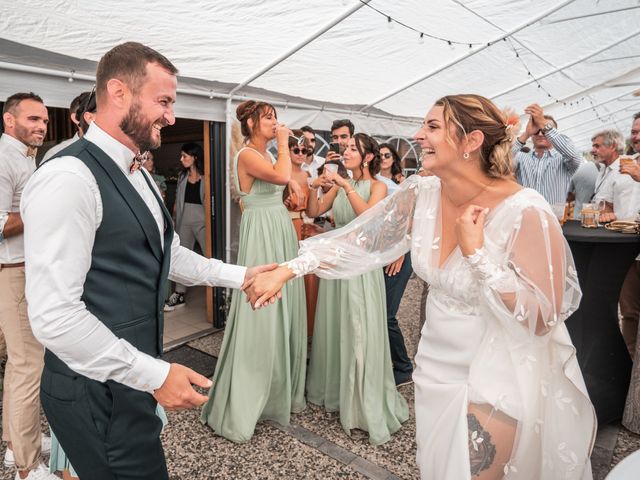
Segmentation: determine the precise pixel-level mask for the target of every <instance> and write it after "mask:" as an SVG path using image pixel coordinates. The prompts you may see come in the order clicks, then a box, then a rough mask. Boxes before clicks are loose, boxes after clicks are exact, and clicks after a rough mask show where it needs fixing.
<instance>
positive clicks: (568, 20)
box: [540, 6, 640, 25]
mask: <svg viewBox="0 0 640 480" xmlns="http://www.w3.org/2000/svg"><path fill="white" fill-rule="evenodd" d="M637 8H640V6H633V7H623V8H616V9H615V10H605V11H604V12H593V13H585V14H584V15H576V16H575V17H567V18H558V19H554V20H543V21H541V22H540V23H541V24H542V25H553V24H556V23H562V22H570V21H572V20H580V19H581V18H589V17H599V16H601V15H608V14H610V13H618V12H626V11H627V10H635V9H637Z"/></svg>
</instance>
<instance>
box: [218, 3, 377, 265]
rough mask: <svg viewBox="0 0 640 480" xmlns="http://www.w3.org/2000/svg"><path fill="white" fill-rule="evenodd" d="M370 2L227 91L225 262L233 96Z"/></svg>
mask: <svg viewBox="0 0 640 480" xmlns="http://www.w3.org/2000/svg"><path fill="white" fill-rule="evenodd" d="M370 1H371V0H363V1H362V2H359V3H357V4H355V5H353V6H352V7H351V8H349V9H347V10H346V11H344V12H343V13H341V14H340V15H338V17H336V18H334V19H333V20H331V21H329V22H328V23H327V24H325V25H324V26H323V27H321V28H319V29H318V30H317V31H316V32H314V33H313V34H312V35H310V36H309V37H307V38H305V39H304V40H302V41H301V42H300V43H298V44H297V45H295V46H294V47H292V48H290V49H289V50H288V51H286V52H284V53H283V54H282V55H279V56H278V57H277V58H275V59H274V60H273V61H271V62H270V63H269V64H267V65H265V66H264V67H262V68H261V69H260V70H258V71H257V72H255V73H253V74H252V75H250V76H249V77H247V78H246V79H245V80H243V81H242V82H240V83H239V84H237V85H236V86H235V87H233V88H232V89H231V90H230V91H229V93H227V101H226V104H225V119H226V126H225V137H226V149H227V154H226V168H227V181H226V184H227V188H226V195H225V198H226V200H227V204H226V212H225V214H226V227H227V228H226V260H227V262H228V261H229V260H230V258H231V185H230V184H229V182H230V176H229V163H230V161H231V126H232V121H233V118H232V114H231V104H232V101H233V96H234V95H235V93H236V92H237V91H238V90H240V89H242V88H244V87H246V86H247V85H249V84H250V83H251V82H253V81H254V80H256V79H257V78H259V77H261V76H262V75H264V74H265V73H267V72H268V71H269V70H271V69H273V68H274V67H276V66H277V65H279V64H280V63H282V62H283V61H285V60H286V59H287V58H289V57H291V56H292V55H294V54H295V53H296V52H298V51H299V50H301V49H303V48H304V47H306V46H307V45H308V44H309V43H311V42H313V41H314V40H315V39H316V38H318V37H320V36H321V35H323V34H324V33H326V32H327V31H328V30H330V29H332V28H333V27H335V26H336V25H337V24H338V23H340V22H342V21H343V20H344V19H345V18H347V17H349V16H350V15H352V14H353V13H354V12H356V11H358V10H360V9H361V8H362V7H364V6H365V5H366V4H367V3H369V2H370Z"/></svg>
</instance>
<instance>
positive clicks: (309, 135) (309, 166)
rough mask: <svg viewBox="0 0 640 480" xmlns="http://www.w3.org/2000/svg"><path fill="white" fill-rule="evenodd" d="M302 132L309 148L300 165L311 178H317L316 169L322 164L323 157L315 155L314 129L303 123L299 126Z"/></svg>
mask: <svg viewBox="0 0 640 480" xmlns="http://www.w3.org/2000/svg"><path fill="white" fill-rule="evenodd" d="M300 130H302V134H303V135H304V136H305V138H306V139H307V141H308V142H309V148H308V149H307V158H306V160H305V163H304V164H303V165H302V170H304V171H305V172H307V173H309V175H311V178H312V179H313V180H315V179H316V178H318V169H319V168H320V167H321V166H322V165H324V158H322V157H321V156H320V155H316V154H315V151H316V131H315V130H314V129H313V128H311V127H310V126H309V125H305V126H304V127H301V128H300Z"/></svg>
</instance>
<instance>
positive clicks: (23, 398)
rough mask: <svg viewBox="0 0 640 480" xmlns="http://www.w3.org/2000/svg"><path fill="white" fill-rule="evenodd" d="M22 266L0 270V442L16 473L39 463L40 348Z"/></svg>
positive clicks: (41, 351) (42, 351)
mask: <svg viewBox="0 0 640 480" xmlns="http://www.w3.org/2000/svg"><path fill="white" fill-rule="evenodd" d="M24 282H25V276H24V267H16V268H3V269H1V270H0V329H2V333H3V334H4V338H5V341H6V343H7V366H6V368H5V374H4V387H3V394H2V407H3V411H2V440H3V441H5V442H9V441H10V442H11V443H12V446H13V453H14V455H15V459H16V467H17V468H18V469H19V470H26V469H33V468H35V467H36V466H37V465H38V463H39V462H40V444H41V439H40V435H41V431H40V376H41V375H42V368H43V365H44V348H43V347H42V345H40V344H39V343H38V341H37V340H36V339H35V337H34V336H33V332H32V331H31V325H30V324H29V319H28V318H27V301H26V299H25V295H24Z"/></svg>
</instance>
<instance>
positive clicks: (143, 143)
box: [120, 102, 166, 152]
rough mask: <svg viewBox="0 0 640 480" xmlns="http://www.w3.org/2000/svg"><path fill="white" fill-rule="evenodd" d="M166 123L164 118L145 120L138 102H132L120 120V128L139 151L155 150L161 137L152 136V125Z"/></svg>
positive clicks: (160, 141)
mask: <svg viewBox="0 0 640 480" xmlns="http://www.w3.org/2000/svg"><path fill="white" fill-rule="evenodd" d="M156 124H159V125H162V126H163V127H164V126H165V125H166V121H165V120H164V118H160V119H158V120H155V121H152V120H146V119H145V118H144V116H143V115H142V107H141V106H140V103H138V102H133V103H132V104H131V107H129V111H128V112H127V115H126V116H125V117H124V118H123V119H122V121H121V122H120V129H121V130H122V131H123V132H124V134H125V135H127V136H128V137H129V138H130V139H131V140H132V141H133V143H135V144H136V145H137V146H138V148H139V149H140V151H141V152H144V151H146V150H155V149H156V148H158V147H160V145H161V143H162V139H161V138H160V136H158V138H157V139H155V138H154V137H153V130H154V127H153V126H154V125H156Z"/></svg>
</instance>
